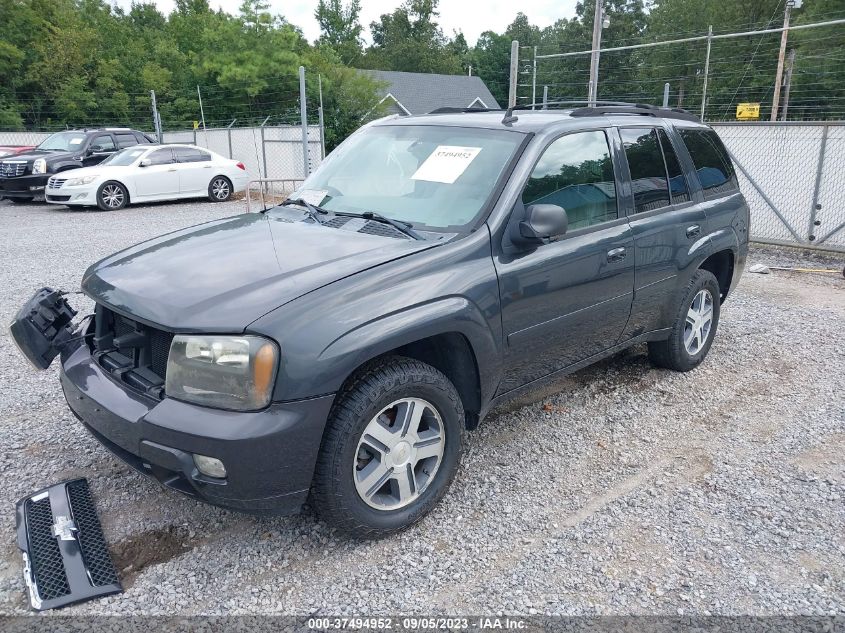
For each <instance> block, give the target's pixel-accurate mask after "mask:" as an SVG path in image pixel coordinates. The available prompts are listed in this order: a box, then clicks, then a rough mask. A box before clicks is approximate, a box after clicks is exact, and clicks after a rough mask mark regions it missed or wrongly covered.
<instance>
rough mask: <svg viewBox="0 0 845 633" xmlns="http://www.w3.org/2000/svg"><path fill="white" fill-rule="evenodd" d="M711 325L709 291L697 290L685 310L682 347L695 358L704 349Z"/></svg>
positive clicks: (711, 296)
mask: <svg viewBox="0 0 845 633" xmlns="http://www.w3.org/2000/svg"><path fill="white" fill-rule="evenodd" d="M712 325H713V295H712V294H710V291H709V290H699V291H698V293H696V295H695V297H693V300H692V303H691V304H690V307H689V309H688V310H687V320H686V324H685V325H684V347H685V348H686V350H687V353H688V354H689V355H690V356H695V355H696V354H698V352H700V351H701V348H702V347H704V344H705V343H706V342H707V337H708V336H710V329H711V327H712Z"/></svg>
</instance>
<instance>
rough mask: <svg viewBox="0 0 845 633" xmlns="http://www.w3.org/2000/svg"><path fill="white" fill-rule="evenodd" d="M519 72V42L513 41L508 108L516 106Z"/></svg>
mask: <svg viewBox="0 0 845 633" xmlns="http://www.w3.org/2000/svg"><path fill="white" fill-rule="evenodd" d="M518 73H519V42H518V41H517V40H514V41H512V42H511V77H510V85H509V86H508V109H513V108H514V107H516V78H517V74H518Z"/></svg>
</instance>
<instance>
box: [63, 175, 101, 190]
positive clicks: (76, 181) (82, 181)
mask: <svg viewBox="0 0 845 633" xmlns="http://www.w3.org/2000/svg"><path fill="white" fill-rule="evenodd" d="M95 180H97V175H94V176H83V177H82V178H69V179H68V181H67V182H66V183H65V187H75V186H77V185H87V184H89V183H92V182H94V181H95Z"/></svg>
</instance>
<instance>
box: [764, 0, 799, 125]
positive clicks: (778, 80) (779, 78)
mask: <svg viewBox="0 0 845 633" xmlns="http://www.w3.org/2000/svg"><path fill="white" fill-rule="evenodd" d="M796 4H797V5H798V6H801V2H800V0H799V1H798V2H797V3H796V0H786V7H785V8H784V10H783V32H781V34H780V50H779V51H778V69H777V74H776V75H775V93H774V96H773V97H772V116H771V120H772V121H777V120H778V105H779V102H780V87H781V84H782V83H783V58H784V56H785V55H786V40H787V38H788V37H789V17H790V13H791V12H792V7H794V6H796Z"/></svg>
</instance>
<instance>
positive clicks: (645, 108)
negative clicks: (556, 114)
mask: <svg viewBox="0 0 845 633" xmlns="http://www.w3.org/2000/svg"><path fill="white" fill-rule="evenodd" d="M605 114H635V115H639V116H653V117H661V118H664V119H680V120H682V121H694V122H696V123H700V122H701V119H699V118H698V117H697V116H696V115H694V114H693V113H692V112H689V111H688V110H684V109H682V108H662V107H659V106H653V105H648V104H645V103H633V104H627V105H596V106H587V107H584V108H576V109H575V110H573V111H572V112H570V113H569V115H570V116H578V117H587V116H602V115H605Z"/></svg>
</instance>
